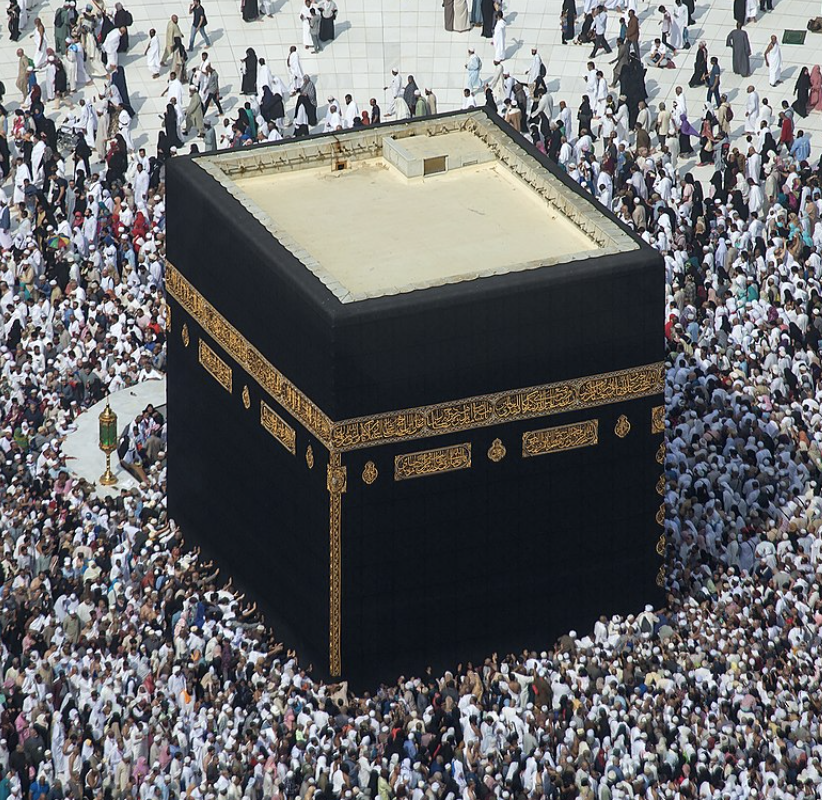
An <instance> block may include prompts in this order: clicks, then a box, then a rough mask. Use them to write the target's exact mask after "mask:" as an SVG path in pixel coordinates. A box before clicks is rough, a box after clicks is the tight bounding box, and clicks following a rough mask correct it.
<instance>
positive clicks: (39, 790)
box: [29, 774, 51, 800]
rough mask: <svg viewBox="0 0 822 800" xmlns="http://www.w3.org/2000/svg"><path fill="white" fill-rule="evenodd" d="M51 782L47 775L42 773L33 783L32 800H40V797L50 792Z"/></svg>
mask: <svg viewBox="0 0 822 800" xmlns="http://www.w3.org/2000/svg"><path fill="white" fill-rule="evenodd" d="M50 788H51V787H50V786H49V782H48V781H47V780H46V776H45V775H42V774H41V775H40V777H39V778H38V779H37V780H36V781H35V782H34V783H33V784H32V785H31V789H30V790H29V791H30V792H31V800H39V798H40V797H43V798H45V797H46V796H47V795H48V793H49V789H50Z"/></svg>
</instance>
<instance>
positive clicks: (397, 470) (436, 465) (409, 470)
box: [394, 442, 471, 481]
mask: <svg viewBox="0 0 822 800" xmlns="http://www.w3.org/2000/svg"><path fill="white" fill-rule="evenodd" d="M470 467H471V443H470V442H465V444H455V445H451V446H450V447H438V448H437V449H436V450H421V451H420V452H418V453H404V454H403V455H399V456H394V480H395V481H404V480H406V479H407V478H420V477H422V476H423V475H438V474H439V473H441V472H453V471H454V470H458V469H470Z"/></svg>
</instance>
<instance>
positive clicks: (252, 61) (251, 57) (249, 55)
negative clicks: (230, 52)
mask: <svg viewBox="0 0 822 800" xmlns="http://www.w3.org/2000/svg"><path fill="white" fill-rule="evenodd" d="M241 63H242V65H243V85H242V86H241V87H240V93H241V94H256V92H257V54H256V53H255V52H254V48H253V47H249V48H248V49H247V50H246V51H245V58H243V59H241Z"/></svg>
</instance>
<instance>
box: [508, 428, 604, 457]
mask: <svg viewBox="0 0 822 800" xmlns="http://www.w3.org/2000/svg"><path fill="white" fill-rule="evenodd" d="M598 441H599V420H597V419H587V420H585V421H584V422H573V423H571V424H570V425H557V426H556V427H554V428H543V429H542V430H538V431H526V432H525V433H523V434H522V457H523V458H528V457H529V456H542V455H545V454H546V453H558V452H560V451H562V450H576V449H577V448H578V447H590V446H592V445H595V444H596V443H597V442H598Z"/></svg>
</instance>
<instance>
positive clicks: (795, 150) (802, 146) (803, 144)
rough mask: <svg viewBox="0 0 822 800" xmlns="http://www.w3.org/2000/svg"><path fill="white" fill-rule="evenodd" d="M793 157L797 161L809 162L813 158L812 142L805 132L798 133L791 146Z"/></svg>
mask: <svg viewBox="0 0 822 800" xmlns="http://www.w3.org/2000/svg"><path fill="white" fill-rule="evenodd" d="M791 155H792V156H793V157H794V158H795V159H796V160H797V161H807V160H808V159H810V157H811V140H810V139H809V138H808V137H807V136H806V135H805V131H797V132H796V139H794V140H793V144H792V145H791Z"/></svg>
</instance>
